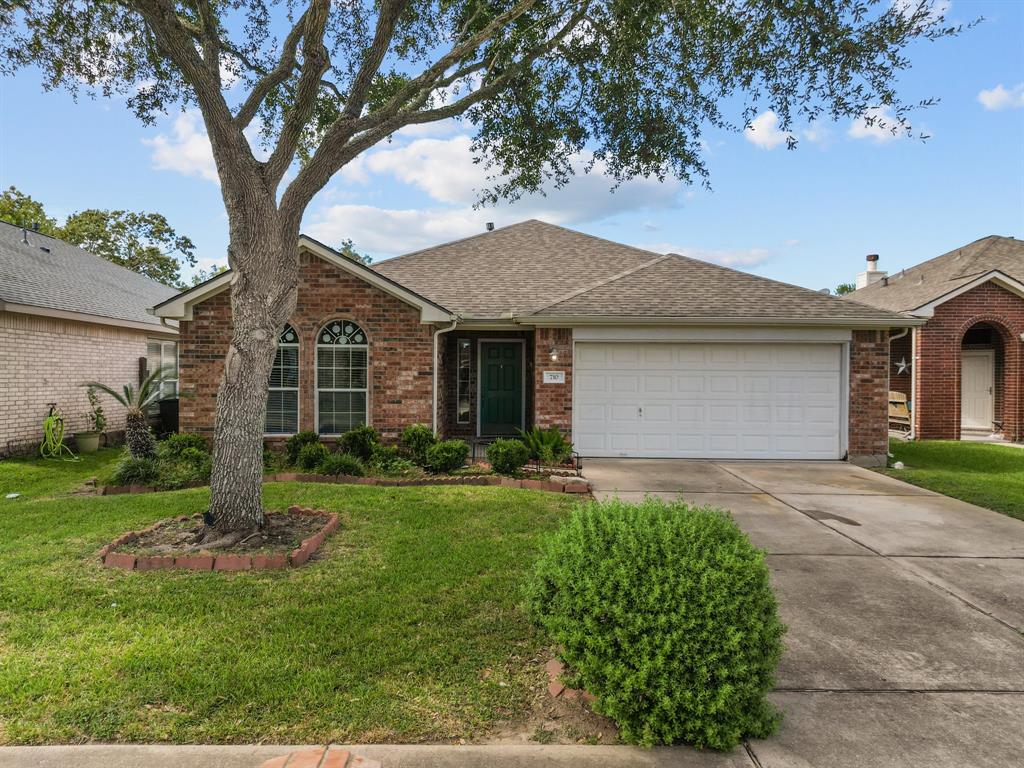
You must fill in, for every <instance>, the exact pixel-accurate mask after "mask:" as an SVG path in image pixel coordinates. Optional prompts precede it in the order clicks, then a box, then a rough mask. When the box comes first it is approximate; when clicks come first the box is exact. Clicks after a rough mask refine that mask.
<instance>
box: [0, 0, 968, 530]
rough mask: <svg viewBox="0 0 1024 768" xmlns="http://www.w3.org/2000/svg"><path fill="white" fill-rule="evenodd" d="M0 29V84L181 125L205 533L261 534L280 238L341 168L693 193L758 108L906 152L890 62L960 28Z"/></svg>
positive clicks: (718, 10)
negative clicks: (205, 229) (164, 116)
mask: <svg viewBox="0 0 1024 768" xmlns="http://www.w3.org/2000/svg"><path fill="white" fill-rule="evenodd" d="M7 7H8V8H9V7H10V6H7ZM0 29H3V30H4V31H5V32H6V34H5V35H4V41H5V42H4V43H3V56H2V59H0V60H2V62H3V64H0V67H2V69H3V70H5V71H7V72H11V71H14V70H16V69H19V68H21V67H27V66H34V67H37V68H39V69H40V70H41V71H42V73H43V76H44V87H55V86H58V85H63V86H66V87H68V88H70V89H71V90H72V91H77V90H78V89H80V88H82V87H83V83H84V84H86V87H91V88H92V90H93V91H94V92H95V91H98V92H101V93H104V94H112V93H121V94H124V95H125V96H126V97H127V103H128V105H129V106H130V107H131V108H132V109H133V110H134V112H135V114H136V115H137V116H139V117H140V118H141V119H142V120H143V121H146V122H151V121H153V120H154V119H155V116H156V115H157V114H159V113H160V112H161V111H165V110H166V109H168V108H170V107H171V106H173V105H187V106H189V107H196V108H198V110H199V112H200V113H201V114H202V118H203V122H204V124H205V126H206V132H207V135H208V137H209V140H210V144H211V147H212V150H213V156H214V160H215V162H216V167H217V173H218V178H219V180H220V185H221V193H222V196H223V199H224V206H225V209H226V212H227V217H228V229H229V244H228V262H229V264H230V265H231V267H232V271H233V277H232V283H231V310H232V320H233V336H232V340H231V343H230V346H229V348H228V350H227V351H226V358H225V366H224V375H223V378H222V380H221V382H220V388H219V390H218V395H217V417H216V425H215V430H214V466H213V476H212V480H211V508H210V515H211V517H212V519H213V520H214V527H215V528H217V529H218V530H219V531H221V532H228V531H236V532H242V531H245V530H246V529H251V528H252V527H254V526H259V525H261V524H262V523H263V522H264V520H265V517H264V513H263V508H262V503H261V488H260V480H261V478H262V474H263V466H262V450H261V449H262V431H263V416H264V414H263V411H264V408H265V405H264V404H265V402H266V386H267V380H268V376H269V373H270V368H271V365H272V362H273V359H274V353H275V340H276V339H277V336H278V333H279V331H280V329H281V327H282V326H283V325H284V323H285V322H286V321H287V320H288V319H289V317H290V316H291V314H292V312H293V311H294V308H295V306H296V296H297V286H298V274H299V273H298V248H297V246H298V237H299V226H300V224H301V221H302V216H303V213H304V211H305V209H306V206H307V205H308V204H309V202H310V201H311V200H312V198H313V197H314V195H316V194H317V193H318V192H319V191H320V190H321V189H323V187H324V185H325V184H326V183H327V182H328V181H329V180H330V178H331V177H332V176H333V175H334V174H335V173H337V172H338V170H340V169H341V168H342V167H343V166H345V165H346V164H347V163H349V162H350V161H352V160H353V159H354V158H356V157H357V156H359V155H360V154H361V153H363V152H365V151H366V150H367V149H369V148H371V147H373V146H374V145H376V144H379V143H380V142H382V141H385V140H387V139H388V137H390V136H392V135H393V134H394V133H395V132H396V131H398V130H400V129H401V128H403V127H406V126H412V125H417V124H423V123H431V122H436V121H440V120H446V119H450V118H457V119H462V120H466V121H468V122H469V123H471V124H472V125H473V126H474V127H475V130H476V137H475V142H474V151H475V153H476V156H477V158H478V159H479V160H480V161H481V162H482V163H484V164H485V166H486V167H487V168H488V169H489V170H490V171H491V173H492V177H493V178H492V184H491V187H490V189H489V190H488V191H487V192H486V193H485V194H484V195H483V200H484V202H487V201H494V200H497V199H499V198H501V197H506V198H515V197H517V196H519V195H521V194H523V193H528V192H532V191H536V190H539V189H540V188H541V187H542V185H543V184H545V183H546V182H551V183H554V184H556V185H560V184H565V183H566V182H567V181H568V180H569V178H570V177H571V175H572V174H573V173H574V172H575V171H576V169H577V168H580V167H582V168H583V169H584V170H587V171H590V170H596V171H599V172H601V173H605V174H607V175H608V176H609V178H610V180H611V181H612V182H613V183H616V184H617V183H619V182H622V181H624V180H626V179H629V178H632V177H634V176H640V175H643V176H653V177H656V178H659V179H661V178H665V177H666V176H669V175H673V176H676V177H679V178H681V179H684V180H694V179H704V178H705V177H706V169H705V166H704V163H703V162H702V159H701V155H700V152H701V135H702V132H703V131H705V130H706V129H707V128H708V127H717V128H724V129H733V130H742V128H743V127H744V126H746V125H749V123H750V120H751V119H752V118H753V116H754V115H756V114H757V112H758V111H759V110H761V109H764V108H770V109H772V110H773V111H774V112H775V114H776V115H778V117H779V122H780V125H781V127H782V130H786V131H789V130H791V129H792V128H793V127H794V126H795V125H797V124H798V122H803V121H806V120H814V119H829V118H830V119H839V118H843V117H856V116H860V115H863V114H865V113H868V110H870V109H871V108H877V107H887V108H888V109H889V112H888V113H887V114H892V115H894V120H893V125H892V126H891V127H890V128H891V130H893V131H904V132H907V133H910V131H911V129H910V126H909V125H908V123H907V116H908V114H909V112H910V110H911V109H913V108H914V106H927V104H928V103H930V102H928V101H925V102H919V103H918V104H917V105H912V104H907V103H905V102H904V101H903V100H902V99H901V98H900V97H899V96H898V94H897V93H896V91H895V82H896V75H897V74H898V73H899V72H900V71H901V70H904V69H906V68H907V67H908V66H909V61H908V59H907V57H906V54H905V52H906V49H907V46H908V45H909V44H910V43H911V42H913V41H915V40H917V39H921V38H924V39H931V40H934V39H936V38H940V37H943V36H948V35H952V34H955V33H956V32H957V30H956V29H955V28H952V27H950V26H948V25H947V24H946V22H945V21H944V19H943V17H942V16H941V14H939V13H935V12H933V10H932V8H931V7H930V3H928V2H926V1H925V0H921V2H920V4H919V5H917V6H914V5H913V3H909V2H901V3H892V2H891V1H890V0H818V1H817V2H807V0H704V1H697V0H693V1H691V2H680V1H679V0H629V1H626V0H490V1H486V0H437V1H436V2H426V1H424V0H376V2H360V1H359V0H350V1H349V2H331V0H289V1H288V2H284V0H233V2H230V3H228V2H216V0H111V1H109V2H102V3H67V2H63V0H17V2H15V3H14V9H13V10H7V11H0ZM226 71H229V72H231V73H232V74H233V79H234V80H236V82H234V83H233V85H232V87H231V88H226V87H225V81H224V78H223V74H222V73H224V72H226ZM726 105H730V108H731V106H732V105H735V109H736V113H735V114H727V112H726V110H727V107H726ZM871 114H873V113H871ZM252 127H256V128H258V130H259V136H260V143H261V144H262V145H263V147H262V148H263V149H264V150H265V151H266V155H265V159H260V158H262V157H263V155H260V157H257V154H255V153H254V151H253V147H252V146H251V145H250V142H249V140H248V139H247V135H246V130H247V129H250V128H252ZM250 133H251V130H250ZM286 174H288V181H287V182H286V181H285V178H286Z"/></svg>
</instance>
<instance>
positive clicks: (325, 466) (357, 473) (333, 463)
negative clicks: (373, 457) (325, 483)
mask: <svg viewBox="0 0 1024 768" xmlns="http://www.w3.org/2000/svg"><path fill="white" fill-rule="evenodd" d="M317 472H319V473H320V474H322V475H352V476H354V477H362V476H363V475H365V474H366V469H365V468H364V467H363V462H361V461H360V460H359V459H358V458H356V457H355V456H353V455H352V454H351V453H344V452H342V451H339V452H338V453H331V454H328V456H327V458H325V459H324V460H323V461H321V462H320V466H319V467H317Z"/></svg>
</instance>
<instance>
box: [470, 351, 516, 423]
mask: <svg viewBox="0 0 1024 768" xmlns="http://www.w3.org/2000/svg"><path fill="white" fill-rule="evenodd" d="M484 344H518V345H519V372H520V374H521V377H522V383H521V384H520V390H519V400H520V405H519V411H520V413H519V428H520V429H526V339H508V338H506V339H502V338H480V339H477V340H476V436H477V437H482V436H483V435H482V434H481V432H480V424H481V422H482V421H483V412H484V408H483V402H484V401H483V376H482V371H483V359H484V356H483V354H482V352H481V349H482V347H483V345H484Z"/></svg>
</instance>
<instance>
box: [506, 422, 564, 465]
mask: <svg viewBox="0 0 1024 768" xmlns="http://www.w3.org/2000/svg"><path fill="white" fill-rule="evenodd" d="M519 436H520V437H521V438H522V441H523V443H525V444H526V447H527V449H528V450H529V451H530V458H531V459H533V460H534V461H538V462H540V463H541V464H563V463H565V462H566V461H568V460H569V459H570V457H571V456H572V443H570V442H569V441H568V440H566V439H565V437H564V436H563V435H562V433H561V432H560V431H559V429H558V427H549V428H548V429H541V428H540V427H534V428H533V429H531V430H530V431H529V432H524V431H523V430H521V429H520V430H519Z"/></svg>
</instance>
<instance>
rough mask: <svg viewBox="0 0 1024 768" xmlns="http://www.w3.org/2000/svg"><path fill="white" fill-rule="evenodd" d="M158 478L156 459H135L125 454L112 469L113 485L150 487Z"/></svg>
mask: <svg viewBox="0 0 1024 768" xmlns="http://www.w3.org/2000/svg"><path fill="white" fill-rule="evenodd" d="M159 476H160V467H159V465H158V464H157V462H156V459H146V458H135V457H134V456H132V455H131V454H130V453H127V452H126V453H125V454H124V456H122V457H121V460H120V461H119V462H118V463H117V467H116V468H115V469H114V485H152V484H153V483H155V482H156V481H157V478H159Z"/></svg>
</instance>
